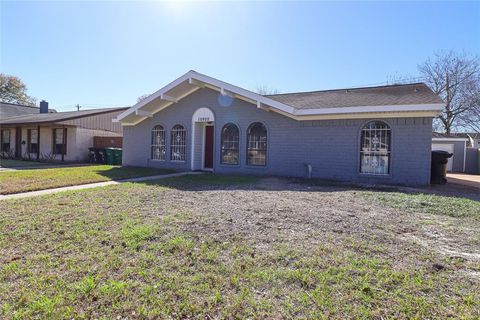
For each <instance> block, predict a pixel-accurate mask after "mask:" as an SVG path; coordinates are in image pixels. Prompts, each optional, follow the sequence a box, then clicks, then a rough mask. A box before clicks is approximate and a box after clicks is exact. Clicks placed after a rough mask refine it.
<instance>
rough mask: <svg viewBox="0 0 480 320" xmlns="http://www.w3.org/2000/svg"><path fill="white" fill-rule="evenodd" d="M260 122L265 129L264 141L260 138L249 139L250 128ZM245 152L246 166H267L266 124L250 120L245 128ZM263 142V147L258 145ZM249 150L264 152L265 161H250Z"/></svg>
mask: <svg viewBox="0 0 480 320" xmlns="http://www.w3.org/2000/svg"><path fill="white" fill-rule="evenodd" d="M257 124H260V125H262V126H263V128H264V129H265V141H261V139H260V138H259V139H256V140H254V141H251V139H250V129H251V128H252V127H253V126H254V125H257ZM246 133H247V154H246V161H247V166H253V167H266V166H267V158H268V130H267V126H266V125H265V124H264V123H262V122H259V121H256V122H252V123H251V124H250V125H249V126H248V128H247V132H246ZM262 144H265V149H263V148H260V147H259V146H260V145H262ZM250 151H264V152H265V161H264V163H263V164H256V163H254V162H255V161H252V162H250V159H249V152H250Z"/></svg>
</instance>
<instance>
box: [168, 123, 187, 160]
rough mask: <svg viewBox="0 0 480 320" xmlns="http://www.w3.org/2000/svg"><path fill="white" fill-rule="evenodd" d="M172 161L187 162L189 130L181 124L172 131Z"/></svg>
mask: <svg viewBox="0 0 480 320" xmlns="http://www.w3.org/2000/svg"><path fill="white" fill-rule="evenodd" d="M170 161H172V162H185V161H187V130H186V129H185V127H184V126H182V125H180V124H177V125H175V126H174V127H173V128H172V130H171V131H170Z"/></svg>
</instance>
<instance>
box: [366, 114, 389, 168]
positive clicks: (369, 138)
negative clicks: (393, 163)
mask: <svg viewBox="0 0 480 320" xmlns="http://www.w3.org/2000/svg"><path fill="white" fill-rule="evenodd" d="M360 143H361V145H360V172H361V173H368V174H389V173H390V149H391V130H390V127H389V126H388V125H387V124H386V123H384V122H381V121H370V122H369V123H367V124H366V125H365V126H364V127H363V128H362V134H361V141H360Z"/></svg>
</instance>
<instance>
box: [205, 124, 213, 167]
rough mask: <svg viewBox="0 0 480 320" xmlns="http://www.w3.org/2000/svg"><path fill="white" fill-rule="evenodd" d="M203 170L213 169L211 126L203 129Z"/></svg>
mask: <svg viewBox="0 0 480 320" xmlns="http://www.w3.org/2000/svg"><path fill="white" fill-rule="evenodd" d="M204 168H205V169H212V168H213V126H206V127H205V159H204Z"/></svg>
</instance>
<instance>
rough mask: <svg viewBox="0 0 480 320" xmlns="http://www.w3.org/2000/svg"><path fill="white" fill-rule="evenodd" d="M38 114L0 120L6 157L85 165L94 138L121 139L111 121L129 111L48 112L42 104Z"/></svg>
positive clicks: (45, 103) (0, 130) (112, 109)
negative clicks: (75, 162)
mask: <svg viewBox="0 0 480 320" xmlns="http://www.w3.org/2000/svg"><path fill="white" fill-rule="evenodd" d="M2 108H3V104H2ZM36 110H37V112H36V113H30V114H23V115H16V116H11V117H5V118H4V117H3V116H2V118H0V140H1V143H0V147H1V150H0V151H1V152H2V155H3V156H4V157H5V156H6V157H16V158H23V159H32V160H42V159H43V160H62V161H84V160H87V159H88V148H89V147H92V146H93V139H94V137H95V136H103V137H105V136H108V137H121V136H122V128H121V126H120V124H118V123H114V122H113V121H112V119H114V118H115V117H117V116H118V115H119V114H120V113H122V112H123V111H125V110H126V108H104V109H92V110H82V111H72V112H53V113H52V112H49V110H48V103H47V102H45V101H42V102H40V109H39V108H37V109H36Z"/></svg>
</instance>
